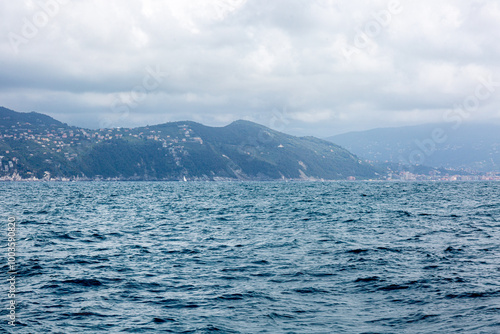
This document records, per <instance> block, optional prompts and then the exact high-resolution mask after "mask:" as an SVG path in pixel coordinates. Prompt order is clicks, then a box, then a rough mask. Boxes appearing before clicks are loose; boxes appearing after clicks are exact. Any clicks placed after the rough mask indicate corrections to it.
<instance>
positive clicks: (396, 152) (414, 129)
mask: <svg viewBox="0 0 500 334" xmlns="http://www.w3.org/2000/svg"><path fill="white" fill-rule="evenodd" d="M498 132H500V126H499V125H496V124H480V123H463V124H462V123H460V124H457V123H434V124H424V125H417V126H405V127H393V128H378V129H371V130H366V131H356V132H349V133H344V134H340V135H336V136H332V137H328V138H325V139H326V140H329V141H331V142H334V143H336V144H338V145H341V146H343V147H345V148H346V149H348V150H349V151H351V152H353V153H354V154H356V155H358V156H360V157H362V158H363V159H367V160H370V161H377V162H392V163H401V164H404V165H427V166H430V167H435V168H452V169H463V170H475V171H480V172H498V171H500V168H499V166H500V138H499V137H498Z"/></svg>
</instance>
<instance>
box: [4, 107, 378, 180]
mask: <svg viewBox="0 0 500 334" xmlns="http://www.w3.org/2000/svg"><path fill="white" fill-rule="evenodd" d="M0 167H1V171H0V177H2V176H3V177H4V178H5V177H7V178H13V177H14V178H25V179H26V178H33V179H41V178H46V179H50V178H52V179H54V178H81V179H119V180H183V179H184V178H185V179H188V180H276V179H304V180H307V179H309V180H310V179H328V180H338V179H346V178H348V177H351V176H354V177H358V178H375V177H376V176H377V173H376V169H375V168H374V167H372V166H371V165H369V164H366V163H364V162H361V161H360V160H359V159H358V158H357V157H356V156H354V155H353V154H351V153H350V152H348V151H347V150H345V149H343V148H341V147H339V146H338V145H335V144H332V143H330V142H328V141H324V140H321V139H317V138H314V137H301V138H299V137H294V136H290V135H287V134H284V133H281V132H277V131H274V130H271V129H269V128H266V127H264V126H262V125H259V124H256V123H252V122H248V121H236V122H233V123H231V124H229V125H227V126H225V127H208V126H204V125H202V124H199V123H195V122H189V121H186V122H172V123H165V124H159V125H154V126H147V127H139V128H115V129H99V130H89V129H84V128H78V127H71V126H68V125H66V124H64V123H61V122H59V121H57V120H54V119H53V118H50V117H49V116H46V115H43V114H38V113H18V112H15V111H12V110H8V109H5V108H2V109H0Z"/></svg>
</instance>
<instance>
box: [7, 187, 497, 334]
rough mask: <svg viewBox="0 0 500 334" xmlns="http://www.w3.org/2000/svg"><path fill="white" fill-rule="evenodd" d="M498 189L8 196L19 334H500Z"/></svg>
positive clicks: (42, 191) (149, 190)
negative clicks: (14, 220) (14, 222)
mask: <svg viewBox="0 0 500 334" xmlns="http://www.w3.org/2000/svg"><path fill="white" fill-rule="evenodd" d="M499 195H500V183H494V182H490V183H487V182H485V183H483V182H454V183H438V182H427V183H425V182H424V183H417V182H415V183H404V182H401V183H398V182H392V183H389V182H206V183H205V182H179V183H175V182H157V183H154V182H151V183H149V182H108V183H107V182H81V183H0V214H1V217H0V218H1V220H2V222H1V224H2V225H1V226H3V227H2V230H3V231H4V232H3V236H2V234H0V246H1V249H3V252H2V254H3V255H2V256H3V257H2V264H1V270H2V273H1V275H2V276H1V277H2V278H4V279H5V278H6V276H7V271H8V267H7V265H6V262H7V255H6V253H7V250H6V248H7V245H6V244H7V217H8V214H10V213H13V214H15V216H16V218H17V267H18V270H17V271H18V274H17V280H16V283H17V296H16V298H17V303H18V304H17V309H16V315H17V322H16V326H15V327H11V326H9V325H8V323H7V314H8V311H7V306H8V301H7V290H8V283H7V282H6V280H4V279H3V280H2V281H3V282H4V283H2V287H1V288H0V293H1V294H2V295H1V296H0V300H1V302H2V304H1V305H2V306H1V310H0V332H6V333H8V332H11V333H64V334H67V333H88V334H90V333H156V332H158V333H160V332H162V333H398V334H399V333H446V334H449V333H500V222H499V220H500V196H499Z"/></svg>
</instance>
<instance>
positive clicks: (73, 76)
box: [0, 0, 500, 136]
mask: <svg viewBox="0 0 500 334" xmlns="http://www.w3.org/2000/svg"><path fill="white" fill-rule="evenodd" d="M0 12H1V13H2V14H1V15H2V20H1V23H0V35H1V36H3V38H2V39H1V40H0V63H1V64H2V65H1V66H0V104H1V105H4V106H6V107H10V108H12V109H16V110H20V111H31V110H36V111H40V112H45V113H47V114H50V115H52V116H55V117H57V118H59V119H61V120H63V121H65V122H68V123H70V124H73V125H81V126H86V127H98V126H100V125H101V124H102V120H103V119H106V120H108V121H110V122H111V123H112V125H115V126H139V125H145V124H152V123H159V122H165V121H175V120H184V119H191V120H195V121H199V122H202V123H205V124H209V125H225V124H227V123H228V122H230V121H232V120H236V119H249V120H254V121H258V122H260V123H262V124H264V125H266V126H272V125H273V124H274V123H276V122H275V116H273V115H275V114H276V111H278V112H279V113H281V116H280V117H281V118H285V119H284V120H285V121H283V122H281V123H280V124H285V126H284V127H280V130H283V131H285V132H289V133H293V134H298V135H317V136H329V135H332V134H334V133H338V132H343V131H348V130H359V129H366V128H373V127H379V126H386V125H394V126H396V125H408V124H417V123H426V122H435V121H442V120H443V115H444V114H445V112H446V110H449V109H451V108H453V106H454V104H456V103H459V102H460V101H463V100H464V99H465V98H466V97H467V96H469V95H470V94H474V90H475V87H476V86H477V84H478V82H479V80H480V78H485V77H488V76H489V75H492V76H493V78H494V80H495V81H496V82H500V71H499V62H500V60H499V59H500V57H499V56H500V46H499V45H498V43H497V41H498V39H499V37H500V29H499V28H500V27H499V26H500V7H499V4H498V3H497V2H496V1H494V0H475V1H466V0H454V1H452V0H443V1H439V2H436V1H430V0H423V1H419V2H413V1H403V0H401V1H400V3H398V1H397V0H387V1H368V0H356V1H351V2H346V1H337V0H314V1H303V0H275V1H271V2H270V1H264V0H252V1H245V0H211V1H206V0H193V1H185V2H180V1H174V0H169V1H160V0H143V1H130V0H120V1H118V0H110V1H97V0H81V1H62V0H37V1H27V0H26V1H15V2H13V1H11V2H2V3H1V4H0ZM44 18H46V19H44ZM30 27H31V28H33V27H34V29H32V30H33V31H31V32H30ZM28 32H30V34H28ZM148 67H149V68H160V69H161V71H162V72H164V73H166V76H165V78H164V80H162V82H161V84H160V85H158V87H156V88H155V89H151V90H145V92H144V93H145V94H144V95H143V96H141V98H140V101H135V100H134V99H133V95H134V94H135V93H137V89H138V87H139V88H140V87H141V86H142V85H143V82H144V80H145V77H146V76H147V75H148V71H147V68H148ZM499 91H500V87H495V92H494V93H493V94H492V95H491V97H490V98H488V99H487V100H485V101H481V105H480V106H479V108H478V109H477V110H476V111H475V112H474V114H473V115H471V118H470V119H471V120H490V121H495V120H498V119H499V112H498V110H499V106H500V100H499ZM134 92H135V93H134ZM131 96H132V97H131ZM117 99H120V100H119V101H122V103H123V104H125V105H126V107H127V108H128V112H127V113H123V112H122V113H117V112H116V109H117V108H116V100H117ZM127 99H128V100H127ZM127 103H128V104H127Z"/></svg>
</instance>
